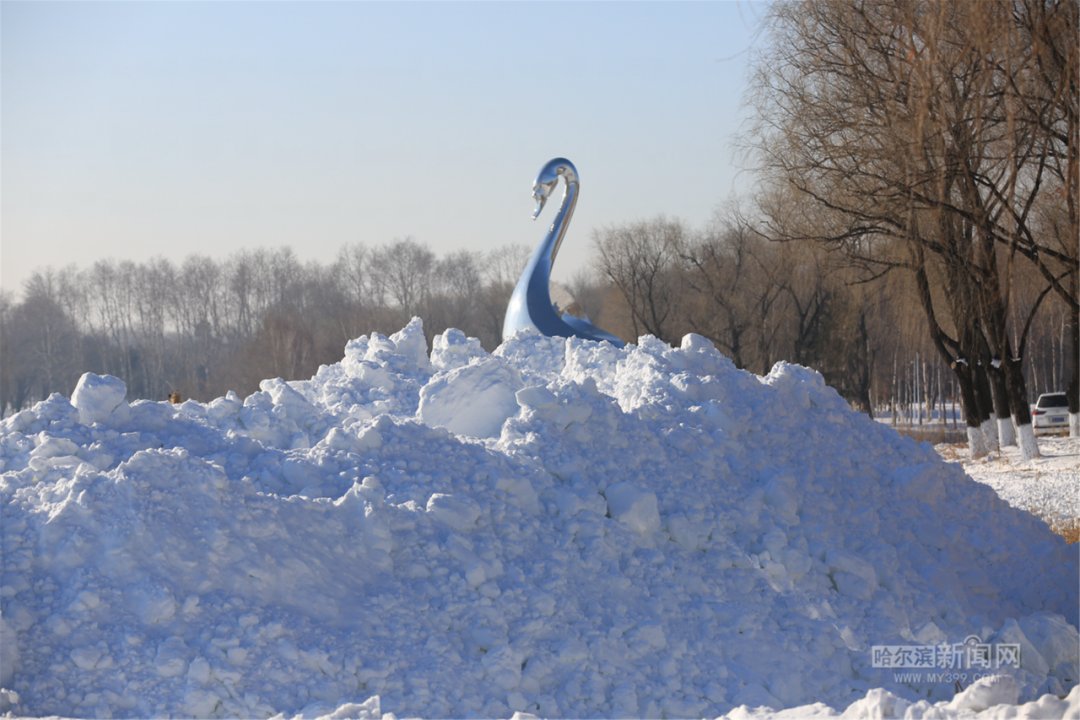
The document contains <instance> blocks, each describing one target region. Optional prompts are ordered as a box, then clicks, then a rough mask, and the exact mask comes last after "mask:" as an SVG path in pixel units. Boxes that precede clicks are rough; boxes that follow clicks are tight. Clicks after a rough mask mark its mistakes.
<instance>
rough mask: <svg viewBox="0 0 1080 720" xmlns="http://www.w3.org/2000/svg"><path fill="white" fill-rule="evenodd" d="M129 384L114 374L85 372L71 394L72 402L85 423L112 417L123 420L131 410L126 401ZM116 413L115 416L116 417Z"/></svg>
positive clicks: (81, 420)
mask: <svg viewBox="0 0 1080 720" xmlns="http://www.w3.org/2000/svg"><path fill="white" fill-rule="evenodd" d="M126 395H127V385H126V384H125V383H124V381H123V380H121V379H120V378H118V377H113V376H112V375H96V374H94V373H89V372H88V373H83V376H82V377H81V378H79V382H78V384H77V385H75V391H74V392H73V393H72V394H71V404H72V405H74V406H75V408H76V409H77V410H78V411H79V422H81V423H82V424H83V425H92V424H93V423H103V422H106V421H108V420H110V419H115V420H121V421H122V420H123V419H124V418H125V416H126V415H127V411H128V410H129V407H128V404H127V403H126V402H124V397H125V396H126ZM114 415H115V417H114Z"/></svg>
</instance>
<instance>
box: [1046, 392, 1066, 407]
mask: <svg viewBox="0 0 1080 720" xmlns="http://www.w3.org/2000/svg"><path fill="white" fill-rule="evenodd" d="M1039 407H1040V408H1059V407H1062V408H1063V407H1069V401H1068V399H1067V398H1066V397H1065V393H1054V394H1053V395H1043V396H1042V397H1040V398H1039Z"/></svg>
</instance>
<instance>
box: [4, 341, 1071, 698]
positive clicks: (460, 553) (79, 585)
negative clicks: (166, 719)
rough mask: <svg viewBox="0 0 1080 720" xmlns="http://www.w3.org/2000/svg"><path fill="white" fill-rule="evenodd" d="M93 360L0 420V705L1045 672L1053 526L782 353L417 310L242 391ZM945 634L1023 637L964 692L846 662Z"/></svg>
mask: <svg viewBox="0 0 1080 720" xmlns="http://www.w3.org/2000/svg"><path fill="white" fill-rule="evenodd" d="M117 382H118V381H116V379H115V378H99V377H96V376H90V375H88V376H86V377H84V379H83V380H82V381H80V383H79V389H78V390H77V391H76V393H75V396H74V397H73V398H72V400H71V401H69V400H68V398H65V397H62V396H59V395H54V396H52V397H50V398H49V399H48V400H46V401H44V402H42V403H39V404H38V405H36V406H35V407H34V408H32V409H30V410H26V411H23V412H20V413H18V414H17V415H14V416H12V417H10V418H8V419H6V420H4V421H3V423H2V425H0V472H2V475H0V503H2V505H0V509H2V513H3V515H2V521H3V523H2V528H0V532H2V542H3V546H2V547H3V566H2V577H0V613H2V614H0V623H2V624H0V631H2V639H3V653H2V654H0V661H2V665H3V667H2V672H0V680H2V683H0V684H2V685H4V686H5V687H6V688H7V691H4V692H0V711H3V710H5V709H6V710H9V711H12V712H15V713H18V714H25V715H43V714H56V715H68V716H84V717H85V716H107V715H112V716H128V717H146V716H162V715H180V716H195V717H209V716H237V717H265V716H270V715H273V714H275V713H284V714H286V715H293V714H298V713H300V714H306V715H317V714H320V713H327V712H331V711H333V710H334V709H335V708H337V711H336V713H337V715H338V716H371V717H377V716H378V715H379V714H380V713H381V712H389V713H394V714H396V715H398V716H412V715H418V716H427V717H446V716H459V717H460V716H470V715H472V716H475V715H483V716H493V717H494V716H504V717H509V716H510V715H511V714H513V713H514V712H524V713H533V714H536V715H542V716H549V717H557V716H562V717H615V716H617V717H626V716H650V717H652V716H661V715H667V716H681V717H690V716H694V717H709V716H716V715H719V714H721V713H725V712H729V711H737V712H751V710H749V709H752V708H759V707H760V706H769V707H772V708H776V709H779V708H790V707H795V706H806V705H808V704H812V703H825V704H827V705H829V706H832V707H838V708H844V707H847V706H849V705H851V704H852V703H864V704H867V703H869V704H870V705H872V704H873V703H878V705H877V706H875V707H880V703H881V702H884V701H885V700H888V698H890V697H891V698H893V699H894V700H895V703H906V704H912V703H916V704H918V703H919V702H920V701H921V702H922V703H923V704H922V705H920V707H923V706H925V707H927V708H932V707H935V706H933V705H931V704H932V703H938V704H942V703H946V704H947V703H954V704H956V703H959V704H958V705H957V709H958V710H959V709H971V708H973V707H974V705H976V704H978V703H979V702H985V701H987V700H986V697H989V699H991V700H993V699H999V698H1005V702H1011V703H1017V702H1029V701H1030V702H1036V701H1039V702H1042V700H1039V698H1040V696H1042V695H1044V694H1046V693H1052V694H1055V695H1057V696H1064V695H1065V694H1066V693H1068V692H1069V690H1070V688H1072V687H1073V686H1075V685H1076V684H1077V677H1078V667H1077V665H1078V659H1077V639H1078V636H1077V631H1076V625H1077V607H1078V599H1077V585H1078V567H1077V554H1076V552H1075V549H1070V548H1069V547H1067V546H1066V545H1065V543H1064V541H1063V540H1061V539H1060V538H1059V537H1057V536H1056V535H1054V534H1052V533H1051V532H1050V531H1049V530H1048V529H1047V527H1046V526H1045V525H1044V524H1043V523H1041V522H1040V521H1039V520H1037V519H1036V518H1034V517H1033V516H1031V515H1029V514H1027V513H1024V512H1021V511H1018V510H1016V509H1014V508H1011V507H1009V506H1008V505H1007V504H1006V503H1004V502H1002V501H1001V500H1000V499H999V498H998V496H997V495H996V494H995V493H994V492H993V490H991V489H990V488H989V487H986V486H984V485H981V484H978V483H975V482H973V481H971V480H970V479H969V478H967V477H966V476H965V475H964V474H963V472H962V471H961V470H960V469H959V468H958V467H956V466H951V465H948V464H946V463H944V462H942V461H941V460H940V459H939V458H938V456H937V455H936V454H935V453H934V451H933V449H932V448H931V447H930V446H929V445H923V444H918V443H915V442H914V441H911V440H909V439H905V438H903V437H901V436H899V435H897V434H895V433H894V432H893V431H892V430H890V429H889V428H887V427H883V426H881V425H880V424H878V423H875V422H873V421H871V420H870V419H869V418H867V417H865V416H863V415H860V414H858V413H855V412H853V411H852V410H850V409H849V408H848V406H847V405H846V403H845V402H844V401H843V400H842V399H841V398H840V397H839V396H838V395H837V394H836V393H835V392H834V391H833V390H832V389H830V388H828V387H827V386H826V385H825V384H824V382H823V381H822V379H821V377H820V376H819V375H818V374H816V373H814V372H812V371H810V370H807V369H805V368H802V367H798V366H795V365H790V364H785V363H781V364H779V365H777V366H776V367H775V368H774V369H773V371H772V372H771V373H770V374H769V375H768V376H767V377H757V376H754V375H751V374H749V373H746V372H743V371H740V370H738V369H736V368H735V367H734V365H733V364H732V363H731V362H730V361H729V360H728V359H727V358H725V357H723V356H722V355H721V354H719V353H718V352H717V351H716V350H715V349H713V347H712V345H711V344H709V343H708V342H707V341H705V340H704V339H702V338H700V337H696V336H688V337H687V338H685V339H684V340H683V343H682V346H681V347H679V348H671V347H669V346H668V345H666V344H664V343H662V342H660V341H658V340H656V339H654V338H642V339H641V341H640V342H639V344H638V345H637V346H628V347H626V348H622V349H617V348H615V347H613V346H611V345H608V344H604V343H594V342H589V341H583V340H578V339H573V338H571V339H564V338H549V337H543V336H539V335H530V334H522V335H518V336H517V337H515V338H513V339H512V340H510V341H508V342H506V343H504V344H503V345H502V346H501V347H500V348H499V349H498V350H497V351H496V352H495V353H493V354H488V353H486V352H484V351H483V350H482V349H481V348H480V346H479V343H477V342H476V341H475V340H471V339H469V338H465V337H464V336H463V335H461V333H458V332H457V331H448V332H447V333H444V334H443V335H441V336H439V337H437V338H435V341H434V343H433V348H432V351H431V353H430V355H429V353H428V351H427V347H426V345H425V343H424V336H423V329H422V326H421V325H420V323H419V321H415V320H414V321H413V322H412V323H410V324H409V325H408V326H407V327H406V328H404V329H403V330H402V331H401V332H399V333H397V334H395V335H393V336H391V337H389V338H387V337H382V336H379V335H372V336H370V337H366V336H365V337H361V338H358V339H356V340H353V341H351V342H350V343H349V344H348V346H347V347H346V349H345V356H344V358H343V359H342V360H341V362H339V363H337V364H334V365H331V366H324V367H322V368H320V369H319V371H318V373H317V374H316V375H315V376H314V377H313V378H311V379H310V380H307V381H302V382H285V381H282V380H280V379H278V380H267V381H265V382H264V383H263V384H262V386H261V389H260V391H259V392H257V393H254V394H252V395H251V396H249V397H247V398H240V397H238V396H236V395H234V394H230V395H228V396H226V397H223V398H219V399H217V400H214V401H212V402H210V403H206V404H202V403H196V402H191V401H189V402H186V403H183V404H181V405H178V406H172V405H169V404H167V403H158V402H147V401H135V402H131V403H130V404H129V403H128V402H126V401H125V400H124V398H123V393H122V392H120V386H118V385H117ZM470 397H472V398H474V401H473V402H470V400H469V399H470ZM972 637H976V638H977V640H979V641H980V642H981V643H983V644H986V645H987V646H992V647H997V646H999V645H1000V646H1008V647H1010V648H1012V647H1014V646H1015V647H1019V652H1020V659H1019V660H1018V662H1015V663H1012V664H1007V666H1006V667H1002V668H1000V669H999V672H997V673H996V674H998V675H1001V676H1005V677H1007V679H1006V680H1002V681H999V682H1000V683H1002V684H999V685H997V686H993V687H990V689H987V690H977V691H972V693H971V695H972V697H971V698H968V699H964V698H960V697H959V696H958V697H957V698H954V697H953V696H954V694H955V687H954V685H953V683H952V682H951V681H950V682H947V683H943V682H930V681H927V679H926V678H925V677H924V678H922V679H917V678H916V679H912V677H911V676H905V675H902V674H900V673H897V672H896V671H895V670H893V669H891V668H888V667H883V666H882V665H881V663H880V662H879V660H880V657H879V656H878V654H877V653H876V652H875V648H876V647H877V648H880V647H883V646H884V647H899V646H903V647H913V646H917V647H938V648H944V647H950V646H952V645H955V644H960V643H964V642H965V641H968V640H969V639H970V638H972ZM966 684H967V683H965V685H966ZM984 684H985V683H984ZM979 687H982V686H981V685H980V686H979ZM980 693H982V694H981V695H980ZM1074 694H1075V693H1074ZM984 696H986V697H984ZM980 698H982V699H981V700H980ZM969 701H970V702H969ZM889 702H893V700H889ZM1046 702H1050V700H1046ZM1059 702H1061V701H1059ZM963 703H969V704H968V705H963ZM5 705H6V707H4V706H5ZM870 705H867V707H870ZM744 706H745V707H744ZM906 706H907V705H905V707H906ZM820 707H824V706H820ZM897 707H899V705H897ZM942 707H944V705H942ZM1024 707H1026V706H1024Z"/></svg>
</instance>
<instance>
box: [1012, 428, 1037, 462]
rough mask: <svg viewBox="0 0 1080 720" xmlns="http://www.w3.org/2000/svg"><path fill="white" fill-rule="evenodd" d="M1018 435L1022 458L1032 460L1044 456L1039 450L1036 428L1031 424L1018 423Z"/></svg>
mask: <svg viewBox="0 0 1080 720" xmlns="http://www.w3.org/2000/svg"><path fill="white" fill-rule="evenodd" d="M1016 436H1017V439H1018V440H1019V443H1018V444H1019V445H1020V459H1021V460H1030V459H1032V458H1037V457H1042V454H1041V453H1040V452H1039V442H1038V441H1037V440H1036V439H1035V428H1033V427H1032V426H1031V424H1030V423H1029V424H1027V425H1017V426H1016Z"/></svg>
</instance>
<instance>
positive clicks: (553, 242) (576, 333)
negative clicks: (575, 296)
mask: <svg viewBox="0 0 1080 720" xmlns="http://www.w3.org/2000/svg"><path fill="white" fill-rule="evenodd" d="M560 177H561V178H562V179H563V181H564V182H565V184H566V191H565V193H564V194H563V198H562V202H561V203H560V204H559V210H558V212H557V213H556V214H555V220H554V221H553V222H552V223H551V227H550V228H548V232H547V235H546V236H545V237H544V241H543V242H541V243H540V245H539V246H537V248H536V250H534V251H533V254H532V257H530V258H529V262H528V264H527V265H526V266H525V270H524V271H523V272H522V273H521V278H520V279H519V280H518V283H517V287H515V288H514V294H513V295H511V296H510V304H509V305H508V306H507V308H506V319H505V320H504V321H503V340H507V339H509V338H510V337H511V336H512V335H513V334H514V333H516V332H518V331H519V330H524V329H526V328H535V329H537V330H539V331H540V332H541V333H543V334H544V335H551V336H558V337H581V338H585V339H587V340H598V341H599V340H606V341H607V342H610V343H612V344H614V345H617V346H618V347H622V345H623V342H622V340H620V339H619V338H617V337H615V336H614V335H612V334H611V333H609V332H607V331H606V330H601V329H600V328H598V327H596V326H595V325H593V324H592V323H590V322H589V321H588V320H585V319H583V318H579V317H574V316H573V315H569V314H563V315H560V314H559V313H558V312H557V311H556V310H555V306H554V304H553V303H552V302H551V289H550V288H551V266H552V265H553V264H554V262H555V255H557V254H558V252H559V247H560V246H561V245H562V241H563V237H565V235H566V227H567V225H569V223H570V218H571V216H572V215H573V214H574V206H575V205H576V204H577V196H578V188H579V183H578V175H577V168H575V167H574V164H573V163H572V162H570V161H569V160H567V159H566V158H555V159H554V160H549V161H548V163H547V164H546V165H544V167H542V168H541V169H540V173H539V174H538V175H537V176H536V182H534V183H533V199H534V200H536V211H535V212H534V213H533V220H535V219H536V218H537V216H539V215H540V211H541V210H543V209H544V203H546V202H547V199H548V197H549V196H550V195H551V193H552V191H554V190H555V186H556V185H558V183H559V178H560Z"/></svg>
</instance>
